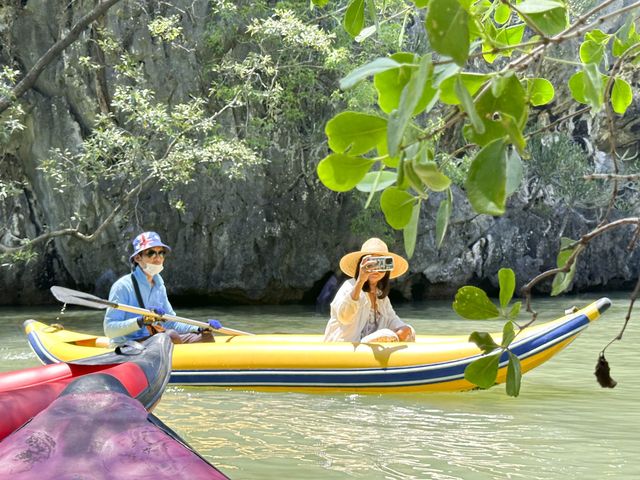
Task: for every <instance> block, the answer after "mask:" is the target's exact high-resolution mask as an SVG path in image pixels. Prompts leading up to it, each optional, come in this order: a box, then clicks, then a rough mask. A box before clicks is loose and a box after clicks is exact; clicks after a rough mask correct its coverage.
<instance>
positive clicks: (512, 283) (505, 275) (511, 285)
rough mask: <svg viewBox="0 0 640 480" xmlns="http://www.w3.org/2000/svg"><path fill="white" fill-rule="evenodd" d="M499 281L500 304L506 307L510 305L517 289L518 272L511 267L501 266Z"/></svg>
mask: <svg viewBox="0 0 640 480" xmlns="http://www.w3.org/2000/svg"><path fill="white" fill-rule="evenodd" d="M498 281H499V283H500V306H501V307H502V308H503V309H504V308H507V305H509V302H510V301H511V297H513V292H514V291H515V289H516V274H515V273H513V270H511V269H510V268H501V269H500V270H499V271H498Z"/></svg>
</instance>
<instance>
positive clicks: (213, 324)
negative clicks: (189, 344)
mask: <svg viewBox="0 0 640 480" xmlns="http://www.w3.org/2000/svg"><path fill="white" fill-rule="evenodd" d="M207 323H208V324H209V326H210V327H211V328H213V329H215V330H220V329H221V328H222V324H221V323H220V320H216V319H215V318H210V319H209V320H208V321H207Z"/></svg>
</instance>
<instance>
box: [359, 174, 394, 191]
mask: <svg viewBox="0 0 640 480" xmlns="http://www.w3.org/2000/svg"><path fill="white" fill-rule="evenodd" d="M397 178H398V174H397V173H396V172H391V171H388V170H382V171H378V172H369V173H367V174H366V175H365V176H364V178H363V179H362V180H361V181H360V182H359V183H358V184H357V185H356V188H357V189H358V190H360V191H361V192H379V191H380V190H384V189H385V188H387V187H390V186H391V185H393V184H394V183H396V180H397Z"/></svg>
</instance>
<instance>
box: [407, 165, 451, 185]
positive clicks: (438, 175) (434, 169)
mask: <svg viewBox="0 0 640 480" xmlns="http://www.w3.org/2000/svg"><path fill="white" fill-rule="evenodd" d="M412 167H413V171H414V172H415V173H416V175H418V177H419V178H420V180H422V183H424V184H425V185H426V186H427V187H428V188H430V189H431V190H433V191H434V192H442V191H443V190H446V189H447V188H449V186H450V185H451V179H450V178H449V177H447V176H446V175H445V174H444V173H442V172H441V171H440V170H439V169H438V164H437V163H436V162H429V161H426V162H419V161H415V159H414V161H413V162H412Z"/></svg>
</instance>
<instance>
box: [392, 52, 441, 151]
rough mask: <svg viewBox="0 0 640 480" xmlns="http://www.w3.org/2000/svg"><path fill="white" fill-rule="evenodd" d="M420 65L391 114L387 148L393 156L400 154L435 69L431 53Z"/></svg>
mask: <svg viewBox="0 0 640 480" xmlns="http://www.w3.org/2000/svg"><path fill="white" fill-rule="evenodd" d="M419 65H420V66H419V68H418V69H417V71H415V72H413V73H412V75H411V78H410V79H409V81H408V82H407V84H406V86H405V87H404V88H403V89H402V94H401V95H400V102H399V105H398V109H397V110H394V111H393V112H392V113H391V114H390V115H389V123H388V127H387V148H388V151H389V155H391V156H392V157H393V156H396V155H397V154H398V149H399V148H400V144H401V143H402V138H403V136H404V131H405V129H406V128H407V125H408V123H409V121H410V120H411V117H412V116H413V111H414V110H415V109H416V107H417V106H418V103H419V102H420V99H421V97H422V93H423V91H424V88H425V84H426V81H427V78H429V76H430V75H431V72H432V70H433V66H432V64H431V57H430V56H429V55H425V56H424V57H423V58H422V59H420V64H419Z"/></svg>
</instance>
